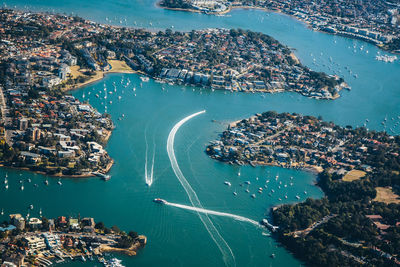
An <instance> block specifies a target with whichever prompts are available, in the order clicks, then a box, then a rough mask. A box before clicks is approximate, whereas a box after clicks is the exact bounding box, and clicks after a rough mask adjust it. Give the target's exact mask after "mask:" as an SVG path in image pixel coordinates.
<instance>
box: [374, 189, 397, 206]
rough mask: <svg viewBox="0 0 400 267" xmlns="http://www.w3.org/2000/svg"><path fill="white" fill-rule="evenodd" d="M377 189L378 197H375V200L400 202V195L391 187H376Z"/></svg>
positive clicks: (388, 202) (387, 202)
mask: <svg viewBox="0 0 400 267" xmlns="http://www.w3.org/2000/svg"><path fill="white" fill-rule="evenodd" d="M375 189H376V197H375V198H374V201H378V202H383V203H386V204H390V203H395V204H399V203H400V197H399V196H398V195H396V194H395V193H393V191H392V188H391V187H376V188H375Z"/></svg>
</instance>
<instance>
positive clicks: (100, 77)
mask: <svg viewBox="0 0 400 267" xmlns="http://www.w3.org/2000/svg"><path fill="white" fill-rule="evenodd" d="M110 61H111V60H110ZM118 61H119V62H123V63H124V64H126V63H125V61H123V60H118ZM110 65H112V64H111V63H110ZM127 67H128V68H129V69H126V70H123V69H118V68H115V69H114V68H111V69H110V70H107V71H96V75H94V76H89V80H87V81H85V82H83V83H78V84H75V85H74V86H70V87H68V88H63V89H61V90H62V91H63V92H64V93H67V92H70V91H75V90H78V89H82V88H83V87H85V86H87V85H90V84H92V83H95V82H98V81H101V80H103V79H104V78H105V77H106V76H107V74H113V73H120V74H138V73H140V72H138V71H134V70H133V69H132V68H130V67H129V66H127ZM80 69H81V68H80V66H79V69H78V70H77V71H79V70H80ZM79 76H81V75H79ZM79 76H77V77H75V78H78V77H79ZM96 76H97V77H96Z"/></svg>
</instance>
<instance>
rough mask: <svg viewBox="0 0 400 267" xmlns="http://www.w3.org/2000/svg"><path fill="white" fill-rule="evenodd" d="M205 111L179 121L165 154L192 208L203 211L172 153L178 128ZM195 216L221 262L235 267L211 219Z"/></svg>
mask: <svg viewBox="0 0 400 267" xmlns="http://www.w3.org/2000/svg"><path fill="white" fill-rule="evenodd" d="M205 112H206V111H205V110H203V111H200V112H196V113H194V114H192V115H189V116H187V117H186V118H184V119H182V120H181V121H179V122H178V123H177V124H175V126H174V127H173V128H172V130H171V132H170V133H169V135H168V140H167V153H168V157H169V160H170V161H171V166H172V169H173V171H174V173H175V175H176V177H177V178H178V180H179V182H180V183H181V185H182V186H183V188H184V189H185V191H186V194H187V195H188V197H189V201H190V203H191V204H192V206H193V207H196V208H199V209H203V206H202V205H201V202H200V200H199V198H198V197H197V194H196V192H195V191H194V190H193V188H192V187H191V186H190V184H189V183H188V181H187V180H186V178H185V176H184V175H183V173H182V171H181V169H180V168H179V165H178V162H177V160H176V157H175V151H174V140H175V134H176V132H177V131H178V130H179V128H180V127H181V126H182V125H183V124H184V123H185V122H187V121H188V120H190V119H192V118H194V117H196V116H198V115H200V114H203V113H205ZM197 214H198V216H199V218H200V220H201V222H202V223H203V225H204V226H205V228H206V230H207V232H208V233H209V234H210V236H211V238H212V239H213V240H214V242H215V244H216V245H217V246H218V248H219V250H220V251H221V253H222V256H223V260H224V262H225V264H226V265H227V266H235V265H236V263H235V256H234V255H233V252H232V249H231V248H230V247H229V245H228V243H226V241H225V239H224V238H223V237H222V236H221V234H220V233H219V232H218V230H217V228H216V227H215V225H214V224H213V222H212V221H211V219H210V218H209V217H208V215H207V213H201V212H199V211H197Z"/></svg>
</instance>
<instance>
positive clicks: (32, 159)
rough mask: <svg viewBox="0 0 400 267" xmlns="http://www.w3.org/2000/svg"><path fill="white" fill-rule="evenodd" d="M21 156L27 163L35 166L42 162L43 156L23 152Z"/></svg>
mask: <svg viewBox="0 0 400 267" xmlns="http://www.w3.org/2000/svg"><path fill="white" fill-rule="evenodd" d="M21 156H22V158H23V159H24V160H25V161H26V162H27V163H30V164H35V163H38V162H40V161H41V156H40V155H39V154H36V153H31V152H27V151H22V152H21Z"/></svg>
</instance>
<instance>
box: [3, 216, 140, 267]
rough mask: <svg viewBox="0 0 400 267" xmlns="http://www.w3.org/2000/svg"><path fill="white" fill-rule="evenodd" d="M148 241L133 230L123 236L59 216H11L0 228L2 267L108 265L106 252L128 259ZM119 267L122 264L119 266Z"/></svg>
mask: <svg viewBox="0 0 400 267" xmlns="http://www.w3.org/2000/svg"><path fill="white" fill-rule="evenodd" d="M146 242H147V239H146V237H145V236H143V235H138V234H137V233H136V232H134V231H130V232H129V233H126V232H124V231H121V230H120V229H119V228H118V227H117V226H113V227H111V228H107V227H105V225H104V223H103V222H97V223H96V222H95V221H94V219H93V218H89V217H88V218H82V219H81V218H79V216H78V217H77V218H73V217H69V218H67V217H65V216H60V217H58V218H55V219H47V218H45V217H41V218H33V217H29V214H28V215H27V216H26V217H23V216H22V215H21V214H10V220H9V221H4V222H3V223H2V224H1V225H0V263H1V264H2V265H1V266H48V265H51V264H53V263H63V262H65V261H69V260H75V259H76V260H81V261H87V260H95V259H96V260H98V261H100V262H101V263H103V264H104V266H109V264H110V262H111V261H114V262H116V261H118V260H116V259H113V260H107V259H105V258H104V254H105V253H123V254H126V255H129V256H134V255H136V252H137V251H138V250H139V249H140V248H142V247H144V246H145V245H146ZM121 266H122V265H121Z"/></svg>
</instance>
